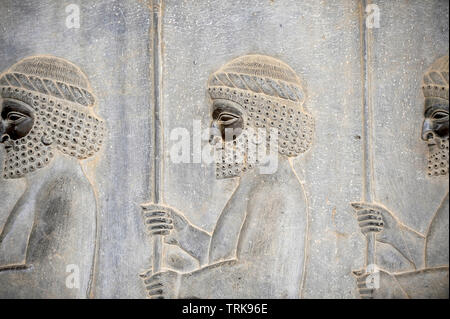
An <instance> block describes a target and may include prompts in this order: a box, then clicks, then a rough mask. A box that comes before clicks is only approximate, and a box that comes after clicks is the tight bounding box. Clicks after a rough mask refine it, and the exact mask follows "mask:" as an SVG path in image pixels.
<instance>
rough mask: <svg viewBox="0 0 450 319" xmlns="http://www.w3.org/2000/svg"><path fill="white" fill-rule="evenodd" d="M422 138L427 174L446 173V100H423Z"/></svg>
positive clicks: (447, 116)
mask: <svg viewBox="0 0 450 319" xmlns="http://www.w3.org/2000/svg"><path fill="white" fill-rule="evenodd" d="M424 117H425V120H424V121H423V126H422V139H423V140H424V141H425V142H427V144H428V175H429V176H439V175H447V174H448V156H449V151H448V137H449V135H448V126H449V115H448V100H447V101H445V100H442V99H435V98H428V99H426V100H425V113H424Z"/></svg>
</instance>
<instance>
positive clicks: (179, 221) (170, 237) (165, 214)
mask: <svg viewBox="0 0 450 319" xmlns="http://www.w3.org/2000/svg"><path fill="white" fill-rule="evenodd" d="M142 210H143V212H144V219H145V221H144V222H145V226H146V227H147V230H148V231H149V233H150V234H151V235H163V236H164V241H165V242H166V243H168V244H171V245H179V235H180V233H181V232H183V231H184V230H185V229H186V228H187V227H188V225H189V222H188V221H187V219H186V218H185V217H184V216H183V215H182V214H181V213H179V212H176V211H175V209H173V208H171V207H168V206H164V205H158V204H153V203H150V204H144V205H142Z"/></svg>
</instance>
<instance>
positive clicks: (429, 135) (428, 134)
mask: <svg viewBox="0 0 450 319" xmlns="http://www.w3.org/2000/svg"><path fill="white" fill-rule="evenodd" d="M433 138H434V132H433V123H432V121H431V120H430V119H425V120H424V121H423V125H422V140H424V141H428V140H430V139H433Z"/></svg>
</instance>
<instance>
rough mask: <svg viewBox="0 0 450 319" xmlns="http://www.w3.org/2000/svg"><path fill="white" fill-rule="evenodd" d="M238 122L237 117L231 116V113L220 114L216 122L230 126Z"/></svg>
mask: <svg viewBox="0 0 450 319" xmlns="http://www.w3.org/2000/svg"><path fill="white" fill-rule="evenodd" d="M238 120H239V117H238V116H236V115H234V114H231V113H221V114H220V115H219V119H218V122H219V124H221V125H231V124H234V123H236V122H237V121H238Z"/></svg>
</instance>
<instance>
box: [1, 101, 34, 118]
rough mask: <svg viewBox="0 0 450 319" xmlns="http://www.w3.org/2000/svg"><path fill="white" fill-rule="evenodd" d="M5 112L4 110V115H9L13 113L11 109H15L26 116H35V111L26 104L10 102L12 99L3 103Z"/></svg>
mask: <svg viewBox="0 0 450 319" xmlns="http://www.w3.org/2000/svg"><path fill="white" fill-rule="evenodd" d="M3 106H4V107H3V110H2V114H7V113H9V112H10V111H11V109H13V108H15V109H18V110H19V112H21V113H23V114H26V115H29V116H30V115H31V114H33V109H32V108H31V107H30V106H28V105H26V104H25V103H22V102H20V101H14V100H10V99H5V100H4V101H3Z"/></svg>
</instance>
